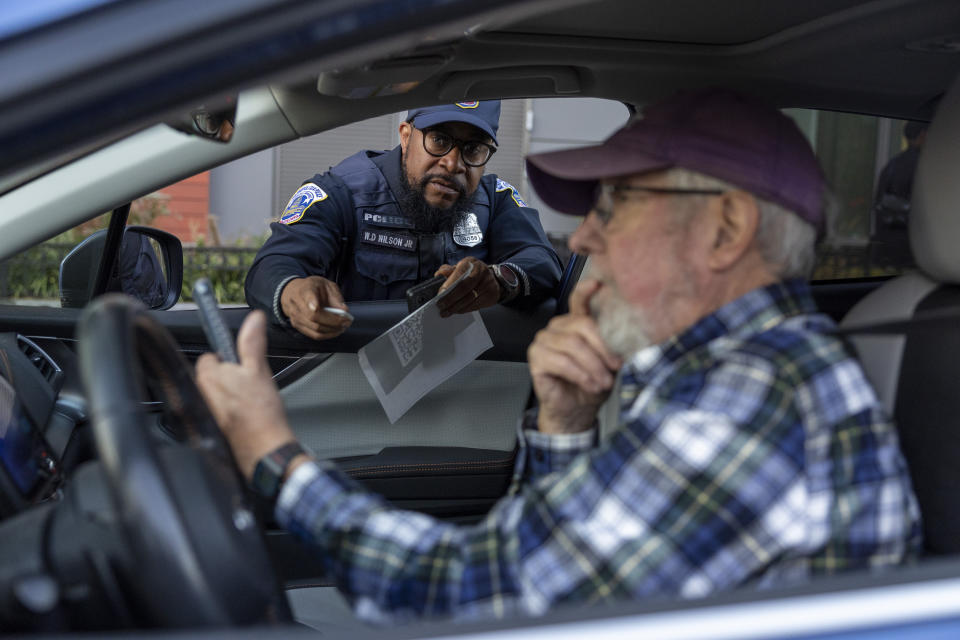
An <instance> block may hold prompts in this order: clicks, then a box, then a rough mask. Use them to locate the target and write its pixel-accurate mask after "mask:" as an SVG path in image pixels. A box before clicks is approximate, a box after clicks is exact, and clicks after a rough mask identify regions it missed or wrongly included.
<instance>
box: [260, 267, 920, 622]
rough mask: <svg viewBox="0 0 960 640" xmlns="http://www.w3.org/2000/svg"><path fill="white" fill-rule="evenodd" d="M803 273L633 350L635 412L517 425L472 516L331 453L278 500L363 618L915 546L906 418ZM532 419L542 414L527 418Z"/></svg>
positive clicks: (681, 586)
mask: <svg viewBox="0 0 960 640" xmlns="http://www.w3.org/2000/svg"><path fill="white" fill-rule="evenodd" d="M832 326H833V325H832V323H831V322H830V320H829V319H827V318H826V317H825V316H822V315H819V314H817V313H816V312H815V309H814V306H813V303H812V300H811V298H810V295H809V290H808V288H807V286H806V285H805V284H803V283H801V282H788V283H779V284H775V285H771V286H769V287H766V288H763V289H757V290H755V291H752V292H750V293H749V294H747V295H745V296H743V297H741V298H739V299H737V300H735V301H733V302H731V303H730V304H727V305H726V306H724V307H722V308H721V309H719V310H717V311H716V312H715V313H713V314H711V315H709V316H707V317H705V318H703V319H701V320H700V321H699V322H698V323H696V324H695V325H694V326H693V327H691V328H690V329H688V330H687V331H685V332H684V333H683V334H681V335H680V336H678V337H676V338H674V339H672V340H670V341H668V342H666V343H664V344H661V345H658V346H655V347H650V348H649V349H646V350H644V351H641V352H640V353H638V354H636V356H635V357H634V358H632V359H631V361H630V362H629V363H628V364H627V365H626V366H625V367H624V371H623V385H622V388H623V393H622V397H621V401H622V414H621V423H622V424H621V427H620V428H619V429H617V430H616V431H615V432H614V433H613V435H612V436H611V437H610V438H609V439H608V440H607V441H605V442H603V443H599V444H598V443H597V441H596V434H595V432H588V433H586V434H580V435H577V436H556V437H551V436H546V435H544V434H540V433H531V432H529V431H527V432H525V435H524V436H523V437H521V450H520V454H519V455H518V464H517V468H516V476H515V484H514V487H513V488H512V489H511V492H510V495H508V496H507V497H505V498H504V499H502V500H501V501H500V502H499V503H498V504H497V505H496V507H495V508H494V509H493V510H492V511H491V513H490V514H489V515H488V516H487V517H486V518H485V519H484V520H483V521H482V522H481V523H479V524H477V525H474V526H468V527H465V526H455V525H453V524H449V523H444V522H439V521H437V520H435V519H433V518H430V517H428V516H425V515H422V514H419V513H413V512H407V511H401V510H398V509H395V508H392V507H391V506H390V505H388V504H387V503H386V502H385V501H383V500H382V499H380V498H379V497H377V496H374V495H371V494H369V493H368V492H366V491H364V490H363V489H361V488H360V487H358V485H356V484H355V483H354V482H353V481H352V480H350V479H349V478H348V477H346V476H345V475H343V474H341V473H339V472H338V471H336V470H335V469H334V468H333V467H332V466H331V465H329V464H328V463H323V462H321V463H317V464H306V465H302V466H301V467H300V468H299V469H297V471H296V472H295V473H294V474H293V476H292V477H291V479H290V481H289V482H288V483H287V485H286V486H285V487H284V490H283V492H282V494H281V496H280V501H279V503H278V507H277V518H278V521H279V522H280V524H281V525H283V526H284V527H286V528H287V529H289V530H290V531H291V532H293V533H294V534H295V535H297V536H299V537H301V538H302V539H304V540H306V541H307V542H308V543H310V544H312V545H314V546H315V547H316V549H317V551H318V553H319V554H320V557H321V558H322V559H323V561H324V562H325V563H326V566H327V568H328V570H329V572H330V574H331V575H332V576H335V578H336V580H337V582H338V584H339V586H340V588H341V589H342V590H343V591H344V593H345V594H346V595H347V596H348V597H349V598H350V599H351V600H352V602H353V603H354V606H355V608H356V610H357V612H358V614H360V615H361V616H363V617H364V618H367V619H370V620H376V621H381V622H393V621H397V620H403V619H408V618H413V617H420V616H424V615H440V616H457V617H461V618H488V617H502V616H505V615H510V614H518V613H520V614H539V613H542V612H544V611H546V610H547V609H548V608H550V607H552V606H555V605H559V604H563V603H572V602H579V603H591V602H602V601H611V600H615V599H619V598H645V597H664V596H680V597H699V596H703V595H706V594H709V593H711V592H714V591H716V590H720V589H726V588H730V587H734V586H737V585H743V584H747V583H752V584H757V585H758V586H765V585H769V584H782V583H789V582H794V581H797V580H803V579H806V578H808V577H810V576H813V575H817V574H827V573H834V572H837V571H841V570H847V569H855V568H877V567H882V566H886V565H893V564H897V563H901V562H903V561H904V560H906V559H908V558H911V557H913V556H914V555H915V554H916V553H917V552H918V550H919V541H920V527H919V513H918V510H917V505H916V500H915V498H914V496H913V492H912V490H911V488H910V481H909V476H908V473H907V469H906V466H905V464H904V461H903V458H902V456H901V454H900V450H899V446H898V442H897V437H896V433H895V431H894V429H893V427H892V426H891V424H890V422H889V420H887V419H886V417H885V416H884V415H883V414H882V411H881V410H880V408H879V403H878V401H877V399H876V397H875V395H874V392H873V390H872V389H871V388H870V386H869V384H868V383H867V381H866V379H865V378H864V374H863V371H862V369H861V368H860V366H859V364H858V363H857V362H856V361H855V360H854V359H853V358H852V357H851V356H850V354H849V353H848V352H847V351H846V350H845V348H844V346H843V344H842V343H841V341H840V340H838V339H837V338H836V337H834V336H832V335H831V334H830V333H829V332H830V330H831V328H832ZM528 420H529V418H528Z"/></svg>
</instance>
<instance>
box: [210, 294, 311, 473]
mask: <svg viewBox="0 0 960 640" xmlns="http://www.w3.org/2000/svg"><path fill="white" fill-rule="evenodd" d="M266 329H267V317H266V315H265V314H264V313H263V312H262V311H254V312H252V313H251V314H250V315H248V316H247V317H246V319H245V320H244V321H243V326H242V327H240V333H239V334H237V355H238V356H239V358H240V364H233V363H230V362H221V361H220V360H219V359H218V358H217V356H215V355H214V354H212V353H205V354H203V355H202V356H200V359H199V360H197V386H198V387H199V388H200V392H201V393H202V394H203V397H204V399H205V400H206V401H207V406H208V407H210V412H211V413H212V414H213V417H214V418H215V419H216V421H217V424H219V425H220V429H221V430H222V431H223V433H224V435H225V436H226V438H227V442H229V443H230V448H231V449H232V450H233V455H234V457H235V458H236V460H237V465H238V466H239V467H240V471H241V472H242V473H243V475H244V476H245V477H246V478H247V479H249V478H250V477H251V476H252V475H253V468H254V466H255V465H256V463H257V461H258V460H259V459H260V458H262V457H263V456H265V455H266V454H268V453H270V452H271V451H273V450H274V449H276V448H277V447H279V446H281V445H283V444H285V443H287V442H291V441H293V440H294V435H293V432H292V431H291V430H290V427H289V426H288V424H287V417H286V414H285V412H284V410H283V402H282V400H281V399H280V394H279V393H278V392H277V386H276V384H274V382H273V378H272V376H271V373H270V367H269V366H268V365H267V359H266V352H267V330H266Z"/></svg>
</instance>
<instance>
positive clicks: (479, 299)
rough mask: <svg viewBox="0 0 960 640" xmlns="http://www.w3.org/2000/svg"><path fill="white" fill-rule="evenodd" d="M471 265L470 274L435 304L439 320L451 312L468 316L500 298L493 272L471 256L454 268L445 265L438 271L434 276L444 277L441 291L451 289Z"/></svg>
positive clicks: (498, 284)
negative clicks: (438, 312) (445, 279)
mask: <svg viewBox="0 0 960 640" xmlns="http://www.w3.org/2000/svg"><path fill="white" fill-rule="evenodd" d="M470 265H473V271H471V272H470V275H469V276H467V277H466V278H464V279H463V281H462V282H461V283H460V284H458V285H457V286H456V288H454V289H453V290H452V291H451V292H450V293H448V294H447V295H445V296H444V297H443V298H442V299H441V300H440V301H439V302H437V308H438V309H439V310H440V316H441V317H443V318H446V317H447V316H449V315H451V314H454V313H469V312H471V311H476V310H477V309H484V308H486V307H492V306H493V305H495V304H497V301H498V300H499V299H500V283H498V282H497V279H496V278H494V277H493V272H492V271H490V269H489V268H487V265H486V263H485V262H483V261H482V260H477V259H476V258H473V257H467V258H464V259H463V260H461V261H460V262H458V263H457V264H456V265H452V264H445V265H443V266H442V267H440V268H439V269H437V272H436V273H435V274H433V275H435V276H446V278H447V281H446V282H444V283H443V285H441V287H440V291H441V292H442V291H445V290H446V289H447V288H449V287H451V286H453V283H454V282H456V281H457V278H459V277H460V276H462V275H463V274H464V273H466V271H467V269H469V266H470Z"/></svg>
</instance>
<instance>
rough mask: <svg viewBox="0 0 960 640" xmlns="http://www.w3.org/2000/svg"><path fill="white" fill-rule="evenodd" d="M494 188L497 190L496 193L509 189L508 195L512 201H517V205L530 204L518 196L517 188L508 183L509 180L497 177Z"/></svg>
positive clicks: (526, 205) (525, 205)
mask: <svg viewBox="0 0 960 640" xmlns="http://www.w3.org/2000/svg"><path fill="white" fill-rule="evenodd" d="M496 190H497V193H500V192H501V191H507V190H509V191H510V197H511V198H513V201H514V202H516V203H517V206H518V207H528V206H530V205H528V204H527V203H526V201H524V199H523V198H522V197H521V196H520V193H519V192H518V191H517V188H516V187H514V186H513V185H512V184H510V183H509V182H507V181H506V180H501V179H500V178H497V187H496Z"/></svg>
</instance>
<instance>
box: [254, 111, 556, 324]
mask: <svg viewBox="0 0 960 640" xmlns="http://www.w3.org/2000/svg"><path fill="white" fill-rule="evenodd" d="M499 120H500V102H499V101H489V102H487V101H479V102H460V103H457V104H450V105H442V106H436V107H428V108H423V109H413V110H411V111H409V112H408V114H407V119H406V121H405V122H402V123H401V124H400V145H399V146H398V147H396V148H394V149H393V150H391V151H386V152H374V151H361V152H359V153H357V154H355V155H353V156H350V157H349V158H347V159H346V160H344V161H343V162H341V163H340V164H338V165H337V166H335V167H333V168H332V169H330V170H329V171H328V172H326V173H324V174H318V175H315V176H314V177H313V178H311V179H310V180H309V181H307V182H305V183H304V184H303V186H301V187H300V188H299V189H298V190H297V192H296V193H294V194H293V197H292V198H291V199H290V202H289V203H288V204H287V206H286V208H285V209H284V211H283V213H282V215H281V216H280V221H279V222H275V223H273V224H271V225H270V227H271V230H272V232H273V233H272V235H271V237H270V239H269V240H267V242H266V243H265V244H264V245H263V248H261V250H260V252H259V253H258V254H257V257H256V258H255V260H254V262H253V265H252V266H251V268H250V271H249V273H248V274H247V280H246V296H247V302H248V303H249V304H250V306H253V307H260V308H262V309H265V310H267V312H268V313H272V314H273V317H274V318H276V319H277V320H278V321H279V322H281V323H284V324H287V323H289V324H290V325H292V326H293V327H294V328H295V329H297V330H298V331H300V332H301V333H303V334H304V335H306V336H308V337H310V338H314V339H318V340H320V339H325V338H332V337H334V336H337V335H339V334H340V333H342V332H343V331H345V330H346V328H347V327H348V326H349V323H350V321H349V320H348V319H346V318H344V317H343V316H340V315H337V314H335V313H331V312H328V311H324V307H333V308H336V309H342V310H347V305H346V303H345V301H356V300H392V299H398V298H403V297H404V296H405V294H406V291H407V289H408V288H409V287H411V286H412V285H414V284H416V283H418V282H421V281H423V280H426V279H429V278H431V277H433V276H434V275H442V276H444V277H446V278H447V279H446V281H445V282H444V284H443V288H444V289H445V288H448V287H450V286H452V285H453V283H454V282H455V281H456V280H457V279H458V278H459V277H460V276H461V275H462V274H464V273H467V272H468V270H469V273H470V275H469V276H467V277H466V278H465V279H464V280H463V281H462V282H460V284H459V285H457V287H456V289H454V290H453V291H451V292H450V293H449V294H448V295H447V296H445V297H444V298H443V300H442V301H441V303H440V311H441V314H442V315H449V314H451V313H467V312H470V311H474V310H476V309H482V308H484V307H489V306H492V305H494V304H497V303H498V302H500V303H504V304H509V305H514V306H525V305H533V304H536V303H538V302H540V301H541V300H543V299H545V298H547V297H548V296H550V295H551V294H553V292H554V289H555V288H556V285H557V283H558V282H559V279H560V260H559V259H558V258H557V255H556V252H554V250H553V248H552V247H551V246H550V243H549V242H548V240H547V238H546V235H545V233H544V231H543V228H542V227H541V226H540V220H539V214H538V213H537V211H536V210H535V209H531V208H529V207H528V206H527V204H526V203H525V202H524V201H523V198H521V196H520V194H519V193H517V190H516V189H515V188H514V187H513V186H512V185H511V184H509V183H507V182H505V181H503V180H500V179H499V178H497V176H495V175H492V174H491V175H486V176H485V175H484V174H483V171H484V169H483V167H484V165H485V164H486V163H487V161H488V160H490V157H491V156H492V155H493V153H494V152H495V151H496V150H497V148H496V144H497V128H498V124H499ZM471 267H472V269H471Z"/></svg>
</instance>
